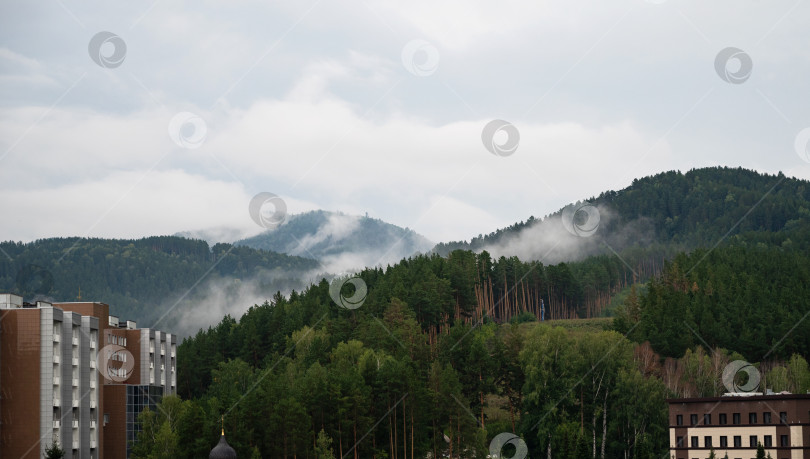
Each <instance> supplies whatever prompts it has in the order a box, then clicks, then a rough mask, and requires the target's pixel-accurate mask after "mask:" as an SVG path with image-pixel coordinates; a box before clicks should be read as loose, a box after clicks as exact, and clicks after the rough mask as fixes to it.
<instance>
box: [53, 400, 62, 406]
mask: <svg viewBox="0 0 810 459" xmlns="http://www.w3.org/2000/svg"><path fill="white" fill-rule="evenodd" d="M53 406H62V401H61V400H59V399H58V398H55V399H53Z"/></svg>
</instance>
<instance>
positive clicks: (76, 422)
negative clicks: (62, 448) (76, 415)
mask: <svg viewBox="0 0 810 459" xmlns="http://www.w3.org/2000/svg"><path fill="white" fill-rule="evenodd" d="M73 428H74V429H78V428H79V420H78V419H74V420H73Z"/></svg>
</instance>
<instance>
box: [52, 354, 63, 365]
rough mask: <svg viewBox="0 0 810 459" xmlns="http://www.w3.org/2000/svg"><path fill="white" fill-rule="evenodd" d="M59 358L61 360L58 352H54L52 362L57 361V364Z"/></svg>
mask: <svg viewBox="0 0 810 459" xmlns="http://www.w3.org/2000/svg"><path fill="white" fill-rule="evenodd" d="M61 360H62V358H61V357H59V354H54V355H53V363H57V364H58V363H59V362H60V361H61Z"/></svg>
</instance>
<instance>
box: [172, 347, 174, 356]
mask: <svg viewBox="0 0 810 459" xmlns="http://www.w3.org/2000/svg"><path fill="white" fill-rule="evenodd" d="M174 356H175V351H174V348H172V358H174Z"/></svg>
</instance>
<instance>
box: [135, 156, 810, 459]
mask: <svg viewBox="0 0 810 459" xmlns="http://www.w3.org/2000/svg"><path fill="white" fill-rule="evenodd" d="M806 185H807V183H806V182H804V181H799V180H794V179H786V178H785V177H783V176H781V175H779V176H767V175H761V174H757V173H753V172H750V171H744V170H732V169H704V170H699V171H690V172H689V173H687V174H679V173H674V172H672V173H666V174H661V175H659V176H656V177H650V178H645V179H641V180H637V181H636V182H634V184H633V186H631V187H630V188H628V189H627V190H623V191H620V192H615V193H605V194H603V195H602V196H600V197H599V198H596V199H594V202H596V203H597V205H598V206H599V209H600V211H601V213H602V215H603V216H606V217H607V218H604V219H603V221H602V225H601V226H600V229H599V230H600V231H605V232H607V233H610V232H611V231H614V232H615V231H628V228H630V230H631V232H633V235H634V236H636V235H637V233H636V231H637V230H639V228H642V229H643V230H644V231H647V230H651V231H652V233H651V234H652V237H649V238H635V243H631V244H628V245H626V246H621V247H619V250H618V251H617V252H615V253H609V254H603V255H597V256H590V257H587V258H585V259H583V260H581V261H573V262H560V263H552V264H546V263H543V262H540V261H531V260H521V259H519V258H518V257H505V256H493V255H492V254H490V253H489V252H488V251H486V250H483V251H481V250H480V249H481V248H483V247H485V246H486V247H496V246H498V245H500V247H503V246H504V243H505V242H509V239H510V238H511V239H515V238H519V237H520V235H519V234H518V233H519V232H520V230H521V229H523V230H525V229H527V228H529V227H530V226H531V225H539V224H546V225H548V224H552V223H553V224H555V225H558V224H560V223H561V220H560V219H561V215H557V216H556V218H557V220H556V221H554V218H555V217H552V218H548V219H546V220H544V221H543V222H542V223H540V222H538V221H534V220H532V221H530V222H528V223H522V224H519V225H516V226H515V227H514V228H512V229H509V230H505V231H501V232H499V233H497V234H494V235H490V236H489V237H487V238H480V239H478V240H477V241H478V242H476V241H473V244H480V245H479V246H477V247H476V249H478V251H480V253H475V252H472V251H468V250H455V251H450V252H447V253H446V256H439V255H436V254H433V255H429V256H428V255H424V256H417V257H413V258H410V259H405V260H402V261H401V262H400V263H398V264H395V265H393V266H389V267H387V268H385V269H383V268H379V267H378V268H369V269H365V270H364V271H362V272H361V273H359V276H360V278H362V279H363V281H364V283H365V285H366V286H367V289H368V290H367V295H366V297H365V301H364V302H363V303H362V307H360V308H359V309H354V310H347V309H343V308H340V307H338V306H337V305H336V303H335V301H334V299H333V298H332V296H331V295H330V286H329V284H328V283H327V282H326V281H321V282H320V283H317V284H314V285H311V286H310V287H308V288H307V289H305V290H304V291H302V292H300V293H298V292H293V293H292V294H291V295H290V296H289V297H285V296H282V295H280V294H279V295H276V296H275V297H274V298H273V301H271V302H267V303H265V304H262V305H256V306H254V307H252V308H251V309H250V310H249V311H248V312H247V313H245V314H244V315H242V316H241V317H240V318H239V319H238V320H237V319H235V318H233V317H231V316H226V317H225V318H224V319H223V320H222V321H221V322H220V323H219V324H218V325H216V326H214V327H211V328H209V329H207V330H201V331H200V332H199V333H198V334H197V335H195V336H194V337H192V338H189V339H187V340H185V341H184V342H183V343H182V345H181V346H180V349H179V351H178V352H179V356H178V357H179V359H178V362H179V372H180V378H179V381H182V382H180V395H181V396H182V397H183V398H185V399H186V401H182V402H181V401H179V400H177V399H173V398H169V399H167V400H166V401H165V402H164V403H165V405H166V406H164V407H162V409H161V410H160V411H159V412H158V413H148V412H147V413H146V414H145V415H143V416H142V417H141V421H142V422H143V425H144V428H145V430H146V431H147V432H157V431H161V432H164V433H165V434H166V435H167V438H170V439H174V440H173V441H175V442H176V443H174V444H175V445H177V446H176V447H175V448H174V449H173V450H172V454H174V455H175V456H176V457H189V458H190V457H197V456H199V455H203V454H204V453H205V451H206V450H207V448H210V445H211V444H213V442H214V441H215V439H216V436H217V432H218V431H217V423H216V422H215V420H217V419H218V418H219V416H220V415H222V414H224V415H225V425H226V430H227V431H229V432H231V434H230V436H229V441H231V444H232V445H234V446H235V447H236V449H237V451H239V454H240V455H245V456H252V457H306V458H309V457H312V458H321V457H354V458H359V457H381V458H382V457H408V456H411V457H485V456H486V454H487V453H488V446H489V447H491V445H492V443H491V442H492V441H493V440H494V438H495V437H496V436H497V435H498V434H501V433H504V432H507V433H508V432H511V433H514V434H517V435H518V436H519V437H520V438H521V439H522V441H523V442H525V446H526V451H527V452H528V456H527V457H548V456H551V457H564V458H582V457H626V458H648V457H661V456H662V455H663V454H664V452H665V451H666V449H667V442H668V439H667V417H666V403H665V399H666V398H667V397H692V396H711V395H719V394H721V393H723V392H725V391H726V390H727V389H726V388H725V387H724V385H723V379H722V376H721V375H722V372H723V369H724V367H725V366H726V365H727V364H728V363H729V362H730V361H732V360H738V359H747V360H749V361H752V362H756V366H757V368H759V371H760V373H761V376H762V386H761V387H762V388H769V389H773V390H776V391H780V390H789V391H792V392H798V393H803V392H805V391H807V390H810V369H809V368H808V363H807V357H808V355H810V320H807V318H808V316H809V315H810V301H808V298H810V292H809V291H808V285H810V250H808V247H810V246H808V243H810V232H808V228H809V227H810V226H808V220H810V212H809V211H808V208H810V206H808V203H807V201H808V189H807V187H806ZM628 225H630V226H628ZM572 236H574V237H577V238H580V237H579V236H576V235H572ZM598 236H599V235H598V234H595V235H592V236H591V238H590V239H591V240H594V239H593V238H597V239H596V240H597V241H600V243H601V244H604V245H605V246H611V245H612V244H611V242H614V243H615V242H616V239H610V234H608V235H606V236H603V237H602V239H601V240H599V239H598ZM580 239H583V238H580ZM493 241H495V242H497V243H494V242H493ZM617 246H618V244H617ZM446 248H447V246H445V249H446ZM609 248H612V246H611V247H609ZM350 293H351V292H347V293H346V294H347V295H348V294H350ZM616 293H621V294H620V295H616ZM611 301H612V302H613V303H618V304H619V306H618V308H617V309H616V310H615V313H616V319H615V320H613V319H579V320H564V319H574V318H587V317H596V316H599V315H601V314H604V313H605V312H606V311H605V308H606V306H607V304H608V303H609V302H611ZM541 316H544V318H545V319H546V320H549V319H551V320H552V321H551V322H549V324H541V323H540V322H539V321H538V319H539V318H540V317H541ZM166 413H172V416H173V417H176V418H177V419H179V421H178V422H177V425H178V426H179V427H177V428H172V427H171V423H170V420H169V419H170V418H169V417H167V416H166ZM200 432H202V433H203V434H202V435H200ZM510 435H511V434H510ZM150 438H152V437H150V436H149V435H148V434H144V435H143V436H141V437H140V441H139V442H138V443H137V451H138V452H139V454H141V455H142V456H143V457H147V456H148V455H149V454H150V453H153V452H154V451H157V450H158V449H159V448H160V446H159V445H157V444H156V443H155V442H154V441H153V440H150ZM512 450H513V451H514V448H513V449H512ZM504 451H505V453H504V454H506V455H509V454H510V452H509V451H508V448H507V450H504Z"/></svg>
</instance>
